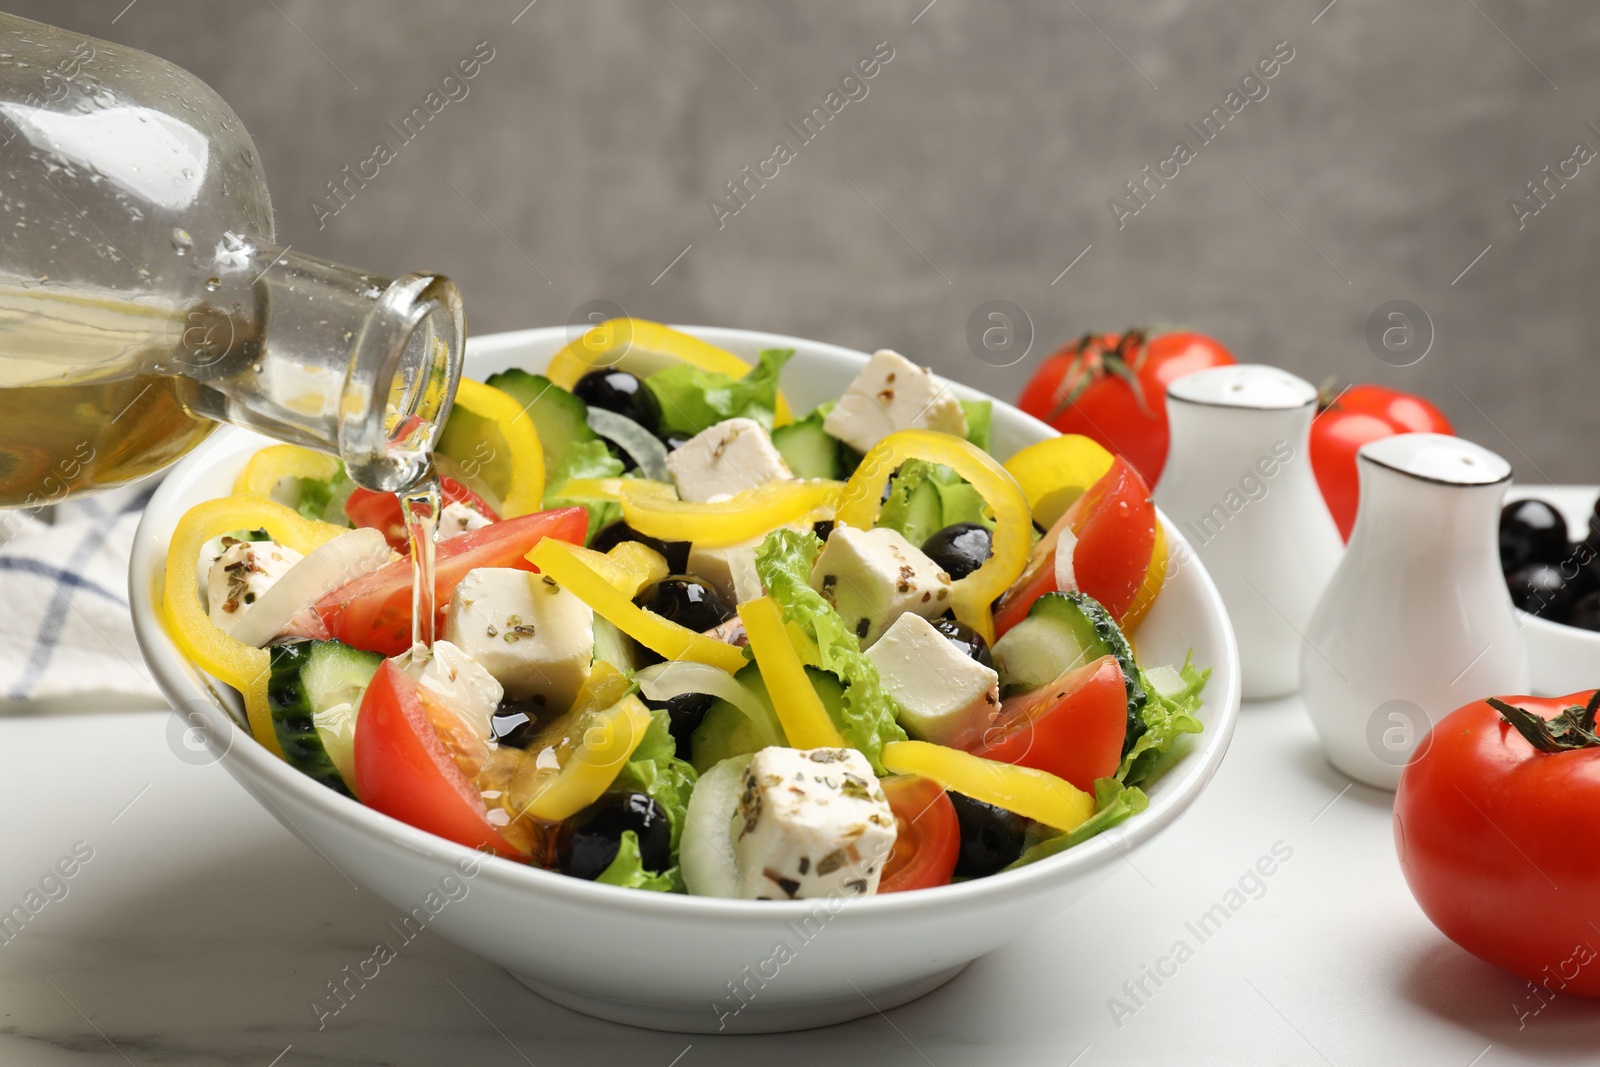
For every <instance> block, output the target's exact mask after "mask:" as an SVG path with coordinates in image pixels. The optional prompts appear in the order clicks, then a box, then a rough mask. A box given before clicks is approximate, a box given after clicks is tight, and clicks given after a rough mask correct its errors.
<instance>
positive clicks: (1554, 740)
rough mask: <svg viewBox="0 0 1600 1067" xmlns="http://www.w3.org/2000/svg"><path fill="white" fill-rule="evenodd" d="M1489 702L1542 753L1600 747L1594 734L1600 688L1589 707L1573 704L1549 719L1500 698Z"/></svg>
mask: <svg viewBox="0 0 1600 1067" xmlns="http://www.w3.org/2000/svg"><path fill="white" fill-rule="evenodd" d="M1487 703H1488V705H1489V706H1490V707H1491V708H1493V709H1494V710H1496V711H1498V712H1499V713H1500V717H1501V718H1502V719H1504V720H1505V721H1506V722H1508V723H1510V724H1511V725H1512V726H1515V727H1516V728H1517V733H1519V734H1521V735H1522V736H1523V737H1524V738H1525V739H1526V740H1527V742H1528V744H1530V745H1532V746H1533V747H1534V748H1536V749H1538V750H1539V751H1540V752H1572V751H1576V750H1578V749H1584V748H1600V736H1596V735H1595V731H1594V727H1595V718H1596V716H1597V715H1600V689H1596V690H1595V691H1594V695H1593V696H1591V697H1590V698H1589V703H1588V704H1587V705H1579V704H1573V705H1572V706H1570V707H1568V708H1567V709H1566V710H1565V711H1563V712H1561V714H1559V715H1556V716H1554V717H1552V718H1550V719H1548V720H1546V719H1542V718H1540V717H1539V716H1538V715H1535V714H1534V713H1533V712H1531V711H1528V710H1526V709H1524V708H1519V707H1517V706H1516V705H1515V704H1508V703H1506V702H1505V701H1504V700H1501V699H1500V698H1499V697H1490V698H1489V699H1488V701H1487Z"/></svg>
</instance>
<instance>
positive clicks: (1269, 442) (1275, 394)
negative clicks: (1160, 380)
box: [1155, 364, 1344, 700]
mask: <svg viewBox="0 0 1600 1067" xmlns="http://www.w3.org/2000/svg"><path fill="white" fill-rule="evenodd" d="M1316 410H1317V391H1316V389H1315V388H1314V387H1313V386H1312V385H1311V383H1309V382H1307V381H1305V380H1304V379H1302V378H1297V377H1295V376H1294V375H1293V374H1290V373H1289V372H1287V371H1284V370H1280V369H1278V368H1277V367H1265V366H1259V365H1248V364H1246V365H1239V366H1230V367H1215V368H1212V369H1211V370H1204V371H1200V372H1199V373H1198V374H1191V375H1188V376H1186V377H1183V378H1179V379H1178V380H1177V381H1175V382H1173V383H1172V384H1171V385H1169V386H1167V420H1168V422H1169V424H1170V426H1171V429H1172V444H1171V447H1170V448H1169V450H1168V453H1167V465H1166V469H1165V470H1164V471H1163V473H1162V475H1161V482H1160V484H1159V485H1157V486H1156V491H1155V501H1156V503H1157V504H1158V505H1159V506H1160V507H1161V509H1162V511H1164V512H1165V513H1166V515H1167V517H1168V518H1169V519H1171V520H1172V521H1173V522H1174V523H1176V524H1177V525H1178V528H1179V529H1180V531H1181V532H1182V533H1183V535H1184V537H1185V538H1186V539H1187V540H1188V541H1189V544H1190V545H1192V546H1193V547H1194V550H1195V554H1196V555H1198V556H1199V557H1200V559H1201V561H1202V562H1203V563H1204V564H1205V566H1206V570H1207V571H1208V572H1209V573H1210V575H1211V578H1212V580H1213V581H1214V582H1216V584H1217V590H1218V592H1220V593H1221V594H1222V600H1223V603H1224V604H1226V605H1227V608H1228V615H1229V618H1230V619H1231V620H1232V622H1233V630H1234V634H1235V635H1236V636H1237V638H1238V641H1239V667H1240V675H1241V679H1242V682H1243V693H1244V697H1245V699H1246V700H1266V699H1270V698H1273V697H1281V696H1287V695H1288V694H1290V693H1293V692H1294V691H1295V690H1296V689H1298V688H1299V687H1300V640H1301V636H1300V635H1301V634H1302V633H1303V632H1304V631H1305V628H1306V623H1307V622H1308V621H1309V620H1310V618H1311V611H1312V608H1313V607H1315V606H1316V603H1317V598H1318V597H1319V596H1321V595H1322V590H1323V588H1324V586H1326V585H1327V582H1328V579H1329V578H1330V577H1331V576H1332V575H1333V571H1334V568H1335V567H1336V566H1338V563H1339V557H1340V555H1341V554H1342V552H1343V547H1344V546H1343V543H1342V542H1341V540H1340V537H1339V529H1338V527H1337V526H1336V525H1335V524H1334V521H1333V516H1332V515H1330V514H1329V513H1328V507H1327V505H1326V504H1325V503H1323V500H1322V493H1321V491H1320V490H1318V488H1317V483H1316V479H1315V477H1314V476H1313V474H1312V471H1311V457H1310V450H1309V440H1310V435H1311V420H1312V419H1313V418H1315V417H1316Z"/></svg>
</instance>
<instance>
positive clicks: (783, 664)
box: [739, 596, 848, 748]
mask: <svg viewBox="0 0 1600 1067" xmlns="http://www.w3.org/2000/svg"><path fill="white" fill-rule="evenodd" d="M739 619H740V621H742V622H743V623H744V632H745V634H746V635H747V636H748V637H749V638H750V651H752V652H754V653H755V656H756V664H757V666H759V667H760V668H761V680H762V681H763V682H764V683H765V684H766V687H767V696H769V697H771V698H772V710H773V711H775V712H777V714H778V722H779V724H780V725H782V726H783V733H784V736H785V737H786V738H788V741H789V745H790V746H791V747H793V748H844V747H848V746H847V745H846V743H845V740H844V738H843V737H841V736H839V730H838V728H837V727H835V726H834V724H833V719H832V718H831V717H829V715H828V709H827V708H825V707H823V706H822V700H821V698H820V697H818V696H817V690H816V688H815V687H814V686H813V685H812V684H811V679H810V678H807V677H806V668H805V665H804V664H803V663H801V661H800V656H799V655H798V654H797V653H796V652H795V648H794V645H793V644H791V643H790V641H789V632H788V630H787V629H786V628H785V627H784V624H783V612H782V610H780V609H779V607H778V604H777V602H776V601H775V600H773V599H772V598H771V597H769V596H764V597H760V598H758V599H756V600H747V601H745V602H744V603H743V604H740V605H739Z"/></svg>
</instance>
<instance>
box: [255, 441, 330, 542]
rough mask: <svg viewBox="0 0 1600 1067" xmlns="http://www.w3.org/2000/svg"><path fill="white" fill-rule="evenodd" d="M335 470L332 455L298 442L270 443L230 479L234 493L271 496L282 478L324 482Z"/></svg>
mask: <svg viewBox="0 0 1600 1067" xmlns="http://www.w3.org/2000/svg"><path fill="white" fill-rule="evenodd" d="M338 473H339V460H338V458H337V457H335V456H329V455H325V454H324V453H321V452H313V451H312V450H311V449H309V448H301V447H300V446H299V445H271V446H269V447H267V448H263V449H262V450H261V451H259V452H257V453H256V454H255V455H253V456H251V457H250V461H249V462H248V463H246V464H245V465H244V470H242V471H240V472H239V477H238V478H237V479H235V480H234V483H233V492H234V495H236V496H264V497H271V496H272V491H273V490H274V489H276V488H277V487H278V483H279V482H281V481H283V480H284V479H285V478H314V479H316V480H317V481H323V482H325V481H327V480H328V479H329V478H332V477H333V476H334V475H335V474H338ZM233 528H234V529H239V527H237V526H235V527H233Z"/></svg>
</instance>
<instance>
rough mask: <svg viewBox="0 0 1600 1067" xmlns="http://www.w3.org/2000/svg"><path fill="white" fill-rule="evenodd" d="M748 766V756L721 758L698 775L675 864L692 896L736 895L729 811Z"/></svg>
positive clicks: (735, 806)
mask: <svg viewBox="0 0 1600 1067" xmlns="http://www.w3.org/2000/svg"><path fill="white" fill-rule="evenodd" d="M735 714H738V713H737V712H735ZM749 766H750V757H749V756H734V757H732V758H731V759H725V760H723V761H722V762H720V763H718V764H717V765H716V766H714V767H712V768H710V769H708V770H707V771H706V773H705V774H703V775H701V776H700V780H699V781H698V782H696V783H695V786H694V792H693V793H691V794H690V795H689V808H688V811H687V812H686V813H685V815H684V817H683V826H684V832H683V837H682V838H681V839H680V840H681V843H680V844H679V846H678V867H679V869H680V870H681V871H682V872H683V887H684V888H685V889H686V890H688V891H689V892H690V893H692V894H694V895H695V896H698V897H737V896H739V868H738V866H737V865H736V864H735V863H734V861H733V813H734V812H735V811H737V810H738V808H739V794H740V793H741V792H743V790H744V772H745V770H746V769H748V768H749Z"/></svg>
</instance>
